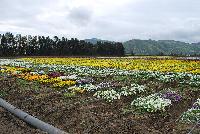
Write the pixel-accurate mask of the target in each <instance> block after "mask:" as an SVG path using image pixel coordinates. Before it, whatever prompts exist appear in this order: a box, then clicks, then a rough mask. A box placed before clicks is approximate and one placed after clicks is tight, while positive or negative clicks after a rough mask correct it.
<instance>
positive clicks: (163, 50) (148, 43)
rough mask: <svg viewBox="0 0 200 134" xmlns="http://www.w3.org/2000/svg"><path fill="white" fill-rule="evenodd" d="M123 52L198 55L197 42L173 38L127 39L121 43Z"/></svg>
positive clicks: (199, 48) (199, 46)
mask: <svg viewBox="0 0 200 134" xmlns="http://www.w3.org/2000/svg"><path fill="white" fill-rule="evenodd" d="M123 45H124V48H125V53H127V54H133V53H134V54H135V55H161V56H162V55H173V56H176V55H200V45H199V44H189V43H185V42H180V41H173V40H159V41H155V40H138V39H134V40H129V41H126V42H124V43H123Z"/></svg>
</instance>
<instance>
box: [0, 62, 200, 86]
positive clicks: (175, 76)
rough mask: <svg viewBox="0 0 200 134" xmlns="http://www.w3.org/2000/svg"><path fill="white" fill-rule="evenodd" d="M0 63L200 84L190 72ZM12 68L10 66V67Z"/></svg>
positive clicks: (43, 71) (38, 69) (37, 71)
mask: <svg viewBox="0 0 200 134" xmlns="http://www.w3.org/2000/svg"><path fill="white" fill-rule="evenodd" d="M0 65H2V66H3V65H4V66H5V65H7V66H10V67H13V68H11V69H12V70H13V71H15V68H14V67H21V68H26V69H31V71H32V72H34V73H35V74H48V73H50V72H62V73H65V74H68V75H78V76H97V75H100V76H109V75H115V76H119V75H124V76H125V75H127V76H131V77H134V78H138V79H139V78H140V79H149V78H154V79H156V80H159V81H162V82H173V81H178V82H179V83H180V84H187V85H191V86H196V87H199V86H200V75H198V74H190V73H179V72H177V73H173V72H166V73H163V72H159V71H136V70H123V69H116V68H112V69H111V68H96V67H89V66H74V65H71V66H69V65H56V64H55V65H50V64H34V63H30V62H25V61H20V60H0ZM9 69H10V68H9Z"/></svg>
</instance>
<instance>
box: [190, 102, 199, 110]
mask: <svg viewBox="0 0 200 134" xmlns="http://www.w3.org/2000/svg"><path fill="white" fill-rule="evenodd" d="M192 108H194V109H200V105H199V104H198V103H194V104H193V106H192Z"/></svg>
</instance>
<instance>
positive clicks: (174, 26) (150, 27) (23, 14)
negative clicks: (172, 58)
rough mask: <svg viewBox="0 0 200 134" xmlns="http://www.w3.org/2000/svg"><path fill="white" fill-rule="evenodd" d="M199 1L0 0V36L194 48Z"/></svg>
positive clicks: (199, 37)
mask: <svg viewBox="0 0 200 134" xmlns="http://www.w3.org/2000/svg"><path fill="white" fill-rule="evenodd" d="M199 6H200V0H0V31H1V32H5V31H10V32H17V33H22V34H32V35H50V36H53V35H58V36H65V37H67V38H71V37H77V38H79V39H85V38H93V37H95V38H101V39H107V40H114V41H126V40H129V39H133V38H134V39H135V38H137V39H150V38H151V39H155V40H159V39H166V40H168V39H171V40H180V41H186V42H200V8H199Z"/></svg>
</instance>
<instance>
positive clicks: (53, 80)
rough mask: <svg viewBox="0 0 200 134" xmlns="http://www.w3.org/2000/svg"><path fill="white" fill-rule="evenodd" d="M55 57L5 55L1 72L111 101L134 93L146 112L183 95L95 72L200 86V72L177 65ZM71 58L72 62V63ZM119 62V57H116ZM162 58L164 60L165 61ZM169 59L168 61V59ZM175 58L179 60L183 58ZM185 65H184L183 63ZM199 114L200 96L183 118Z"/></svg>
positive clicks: (162, 107) (166, 105)
mask: <svg viewBox="0 0 200 134" xmlns="http://www.w3.org/2000/svg"><path fill="white" fill-rule="evenodd" d="M65 59H66V58H65ZM53 60H55V61H50V60H47V58H45V59H35V60H34V59H24V60H15V59H1V60H0V73H2V74H4V73H6V74H8V75H11V76H15V77H17V78H20V79H24V80H27V81H36V82H39V83H43V84H49V85H52V86H53V87H56V88H57V87H59V88H62V87H64V88H65V89H67V92H71V93H72V94H74V93H76V92H78V93H84V92H90V93H93V96H95V97H97V98H99V99H103V100H106V101H108V102H113V101H114V100H117V99H121V98H122V97H126V96H134V97H135V99H134V100H133V101H132V102H131V106H133V107H135V109H137V110H140V111H142V112H151V113H152V112H159V111H162V112H164V111H166V109H167V108H169V107H170V106H171V105H172V104H173V103H178V102H179V101H181V99H182V96H180V95H179V94H177V93H176V92H174V91H171V90H163V91H161V92H159V93H152V94H150V95H147V94H146V92H147V87H146V86H145V85H138V84H136V83H128V84H119V83H113V82H95V81H94V80H93V79H92V77H91V76H101V77H102V76H128V77H132V78H136V79H152V78H153V79H155V80H158V81H161V82H166V83H168V82H173V81H176V82H178V83H179V84H187V85H190V86H195V87H199V86H200V75H198V74H195V73H194V72H190V73H184V71H183V72H173V71H174V70H173V69H172V70H170V72H165V73H164V72H163V70H160V71H158V70H157V71H152V70H151V69H150V70H148V71H138V70H126V69H127V68H123V67H122V69H120V68H121V67H120V65H121V64H124V61H122V63H120V64H118V63H117V64H114V63H112V62H114V59H108V60H106V61H107V64H108V65H107V64H106V66H102V65H101V64H102V63H101V62H103V61H100V63H99V64H100V66H97V65H96V64H97V63H96V62H98V61H99V60H100V59H87V60H86V59H83V61H81V59H79V58H75V59H70V60H67V61H64V59H61V60H59V59H57V58H56V59H53ZM96 60H97V61H96ZM115 60H116V59H115ZM119 60H120V59H119ZM45 61H46V62H45ZM70 61H71V62H72V63H70ZM42 62H44V63H42ZM88 62H89V63H88ZM109 62H111V63H109ZM116 62H119V61H117V60H116ZM126 62H128V61H126ZM140 62H141V61H140ZM142 62H143V61H142ZM145 62H146V61H145ZM150 62H155V61H150ZM160 62H161V61H160V60H159V62H158V63H160ZM162 62H163V64H164V61H162ZM165 62H168V61H166V60H165ZM171 62H172V61H171ZM173 62H174V64H175V63H178V62H179V61H177V62H175V61H173ZM181 62H182V61H181ZM190 62H194V61H188V65H185V66H190V65H191V64H192V65H194V63H190ZM63 64H64V65H63ZM90 64H91V65H90ZM93 64H94V65H93ZM127 64H130V63H127ZM131 64H132V63H131ZM140 64H142V63H140ZM168 64H169V63H168ZM109 65H112V66H109ZM114 65H115V66H114ZM145 65H146V63H144V66H145ZM154 65H155V63H154ZM117 66H118V67H117ZM182 66H183V65H181V66H180V67H182ZM195 66H199V65H195ZM195 66H193V67H195ZM172 68H173V66H172ZM139 70H140V69H139ZM199 114H200V110H199V100H198V101H197V102H196V103H195V104H194V106H193V108H191V109H189V110H188V111H187V112H185V113H184V114H183V115H182V120H187V118H189V120H191V118H195V119H196V120H199Z"/></svg>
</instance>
